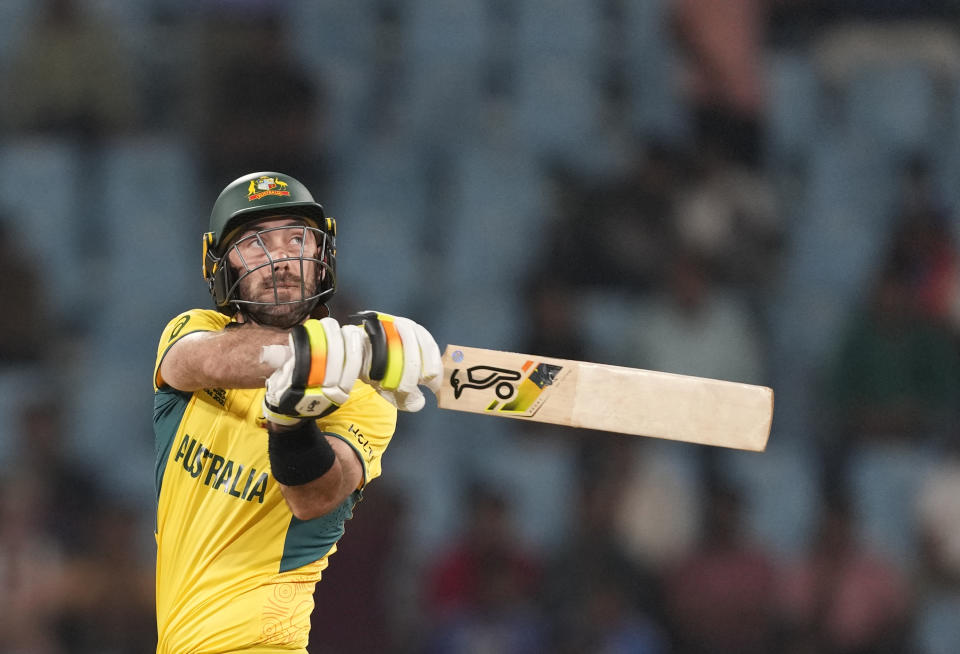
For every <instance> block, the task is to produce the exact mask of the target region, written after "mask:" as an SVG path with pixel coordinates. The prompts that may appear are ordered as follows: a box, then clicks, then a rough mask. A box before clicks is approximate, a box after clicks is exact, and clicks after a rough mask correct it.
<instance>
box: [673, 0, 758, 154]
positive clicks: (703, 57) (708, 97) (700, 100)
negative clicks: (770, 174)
mask: <svg viewBox="0 0 960 654" xmlns="http://www.w3.org/2000/svg"><path fill="white" fill-rule="evenodd" d="M673 22H674V27H675V30H676V36H677V39H678V41H679V44H680V46H681V50H682V52H683V54H684V55H685V64H686V67H685V68H686V69H685V75H686V79H685V82H686V87H687V88H686V92H687V97H688V102H689V103H690V105H691V107H692V109H693V113H694V119H695V121H696V127H697V137H698V140H697V143H698V146H699V147H701V148H703V147H708V148H716V149H718V150H719V151H721V152H724V153H726V156H727V158H728V160H729V161H733V162H737V163H739V164H742V165H745V166H747V167H750V168H757V167H758V166H759V164H760V157H761V150H762V135H763V130H764V122H765V116H764V113H765V110H766V107H765V105H766V98H765V94H766V90H765V88H764V77H763V76H764V71H763V45H764V41H765V38H766V36H765V27H766V16H765V3H764V2H762V1H761V0H674V2H673Z"/></svg>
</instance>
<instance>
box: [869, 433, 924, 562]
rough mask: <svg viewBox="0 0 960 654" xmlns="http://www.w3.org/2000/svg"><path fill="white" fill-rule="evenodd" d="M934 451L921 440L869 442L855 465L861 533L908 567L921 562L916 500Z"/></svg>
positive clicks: (892, 558) (876, 547) (872, 545)
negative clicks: (886, 442) (929, 449)
mask: <svg viewBox="0 0 960 654" xmlns="http://www.w3.org/2000/svg"><path fill="white" fill-rule="evenodd" d="M934 456H935V455H934V454H932V453H931V452H929V451H927V450H926V449H925V448H924V447H923V446H922V445H921V444H919V443H903V444H865V445H863V446H861V447H859V448H857V450H856V451H855V452H854V455H853V457H852V460H851V464H850V489H851V494H852V497H853V501H854V510H855V513H856V516H857V518H858V520H859V523H860V524H861V525H862V535H863V537H864V538H865V539H866V541H867V542H868V543H870V545H871V547H872V548H873V549H875V550H877V551H879V552H880V553H882V554H883V555H885V556H887V557H889V558H890V559H891V560H892V561H893V562H894V563H897V564H899V565H900V566H902V567H903V568H904V569H907V570H911V571H915V570H916V566H917V565H918V564H919V554H920V549H919V547H920V544H919V543H918V542H917V525H916V503H917V496H918V491H919V489H920V485H921V483H922V481H923V479H924V477H925V476H926V475H927V474H928V472H929V470H930V469H931V467H932V466H933V463H934V461H935V458H934Z"/></svg>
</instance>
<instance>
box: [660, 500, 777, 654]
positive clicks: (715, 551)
mask: <svg viewBox="0 0 960 654" xmlns="http://www.w3.org/2000/svg"><path fill="white" fill-rule="evenodd" d="M742 518H743V507H742V500H741V497H740V494H739V492H738V491H736V490H735V489H734V488H732V487H729V486H726V485H723V484H714V485H713V486H712V488H711V489H710V491H709V493H708V497H707V507H706V518H705V521H704V525H703V527H704V534H703V539H702V540H701V542H700V544H699V546H698V547H697V548H696V549H695V550H694V551H693V553H692V554H691V555H690V556H689V557H687V558H686V559H684V560H681V561H680V562H679V563H678V564H677V565H676V566H675V567H674V568H672V569H671V570H669V571H668V572H667V573H666V575H665V580H664V586H665V589H666V606H667V612H668V619H669V623H670V625H671V632H672V634H673V637H674V641H675V643H676V650H675V651H676V652H677V653H678V654H707V653H709V654H765V653H766V652H770V651H775V650H773V649H772V645H773V643H774V642H775V640H774V639H775V636H776V626H777V625H776V613H775V611H774V606H773V601H772V600H773V599H774V597H775V589H776V574H777V570H776V568H775V567H774V563H773V560H772V558H771V555H770V554H769V553H768V552H766V551H765V550H764V549H762V548H760V547H758V546H757V545H755V544H753V543H751V542H750V540H749V537H748V532H747V531H746V530H745V528H744V525H743V523H742Z"/></svg>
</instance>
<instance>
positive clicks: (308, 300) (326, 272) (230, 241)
mask: <svg viewBox="0 0 960 654" xmlns="http://www.w3.org/2000/svg"><path fill="white" fill-rule="evenodd" d="M280 217H283V218H288V217H296V218H300V219H302V220H303V222H304V225H305V226H304V229H305V230H308V231H310V232H313V234H314V235H315V237H316V242H317V244H318V248H317V251H316V252H306V251H303V249H302V244H301V252H300V254H299V256H297V257H286V258H284V259H282V260H275V259H272V258H270V257H269V256H268V260H267V262H266V263H263V264H260V265H258V266H255V267H253V268H251V267H249V266H247V265H246V264H244V266H243V267H242V268H241V269H235V268H232V267H231V266H230V265H229V264H228V259H227V256H228V254H229V252H230V249H231V248H233V247H235V246H236V240H237V239H236V237H237V236H238V235H240V234H241V233H242V232H243V231H244V230H243V228H244V227H245V226H246V225H249V224H250V223H254V222H257V221H261V220H266V219H268V218H280ZM336 231H337V230H336V222H335V221H334V219H333V218H332V217H329V216H327V215H326V214H325V213H324V210H323V207H322V206H321V205H320V203H318V202H317V201H316V200H314V199H313V196H312V195H311V194H310V191H308V190H307V188H306V187H305V186H304V185H303V184H302V183H300V182H299V181H297V180H296V179H294V178H293V177H290V176H289V175H286V174H284V173H277V172H257V173H250V174H248V175H244V176H243V177H240V178H238V179H235V180H234V181H233V182H231V183H230V184H229V185H227V187H226V188H224V189H223V191H221V193H220V195H219V197H217V200H216V202H214V204H213V209H212V210H211V212H210V227H209V231H208V232H206V233H205V234H204V235H203V278H204V279H205V280H206V282H207V285H208V287H209V289H210V294H211V295H212V296H213V301H214V305H215V306H216V308H217V309H218V310H219V311H220V312H221V313H224V314H226V315H233V314H234V313H236V312H237V311H238V310H239V311H244V309H245V307H247V306H249V305H271V304H302V305H303V309H304V316H306V315H307V314H309V313H310V312H311V311H312V310H313V308H314V307H316V306H317V305H318V304H325V303H326V302H327V301H328V300H329V299H330V297H332V296H333V294H334V292H335V290H336ZM261 233H263V232H257V234H255V235H253V236H250V237H249V238H259V235H260V234H261ZM304 241H306V239H304ZM241 258H242V257H241ZM281 261H286V262H290V263H292V264H294V265H296V266H299V267H300V270H301V271H303V270H304V265H305V264H306V263H313V264H315V265H314V266H313V268H314V269H315V270H316V271H317V272H316V274H317V280H316V281H317V284H316V288H315V289H308V288H307V286H306V284H305V283H304V284H303V285H302V287H301V288H302V291H301V295H300V297H299V298H298V299H296V300H290V301H281V300H280V299H279V297H277V296H276V295H275V302H254V301H251V300H249V299H245V298H242V297H240V295H239V288H240V282H241V280H242V279H243V278H244V277H246V276H247V275H249V274H250V273H252V272H253V271H254V270H258V269H260V268H263V267H265V266H271V268H272V267H273V266H275V265H276V264H277V263H279V262H281Z"/></svg>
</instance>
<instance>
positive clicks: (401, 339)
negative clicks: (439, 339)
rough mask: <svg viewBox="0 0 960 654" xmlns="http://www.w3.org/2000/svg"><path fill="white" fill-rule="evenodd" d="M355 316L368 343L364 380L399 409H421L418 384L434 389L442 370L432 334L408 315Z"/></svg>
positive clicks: (361, 314)
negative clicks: (367, 358)
mask: <svg viewBox="0 0 960 654" xmlns="http://www.w3.org/2000/svg"><path fill="white" fill-rule="evenodd" d="M356 317H357V318H359V319H360V320H361V321H362V322H363V325H364V330H365V332H366V335H367V337H368V338H369V342H370V353H369V366H368V367H366V369H365V372H366V381H368V382H369V383H371V384H372V385H373V386H374V388H376V389H377V391H378V392H379V393H380V395H382V396H383V397H384V398H386V399H387V400H388V401H389V402H391V403H392V404H393V405H394V406H396V407H397V408H398V409H401V410H403V411H419V410H420V409H422V408H423V407H424V405H425V404H426V400H425V398H424V397H423V393H422V392H421V391H420V389H419V386H420V385H421V384H422V385H425V386H427V387H428V388H430V389H431V390H433V391H434V392H436V391H437V390H438V389H439V387H440V378H441V374H442V372H443V364H442V362H441V358H440V349H439V348H438V347H437V343H436V341H435V340H434V338H433V336H431V335H430V332H428V331H427V330H426V329H424V328H423V327H422V326H421V325H418V324H417V323H415V322H414V321H412V320H410V319H408V318H400V317H397V316H391V315H388V314H384V313H378V312H375V311H365V312H363V313H360V314H358V315H357V316H356Z"/></svg>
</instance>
